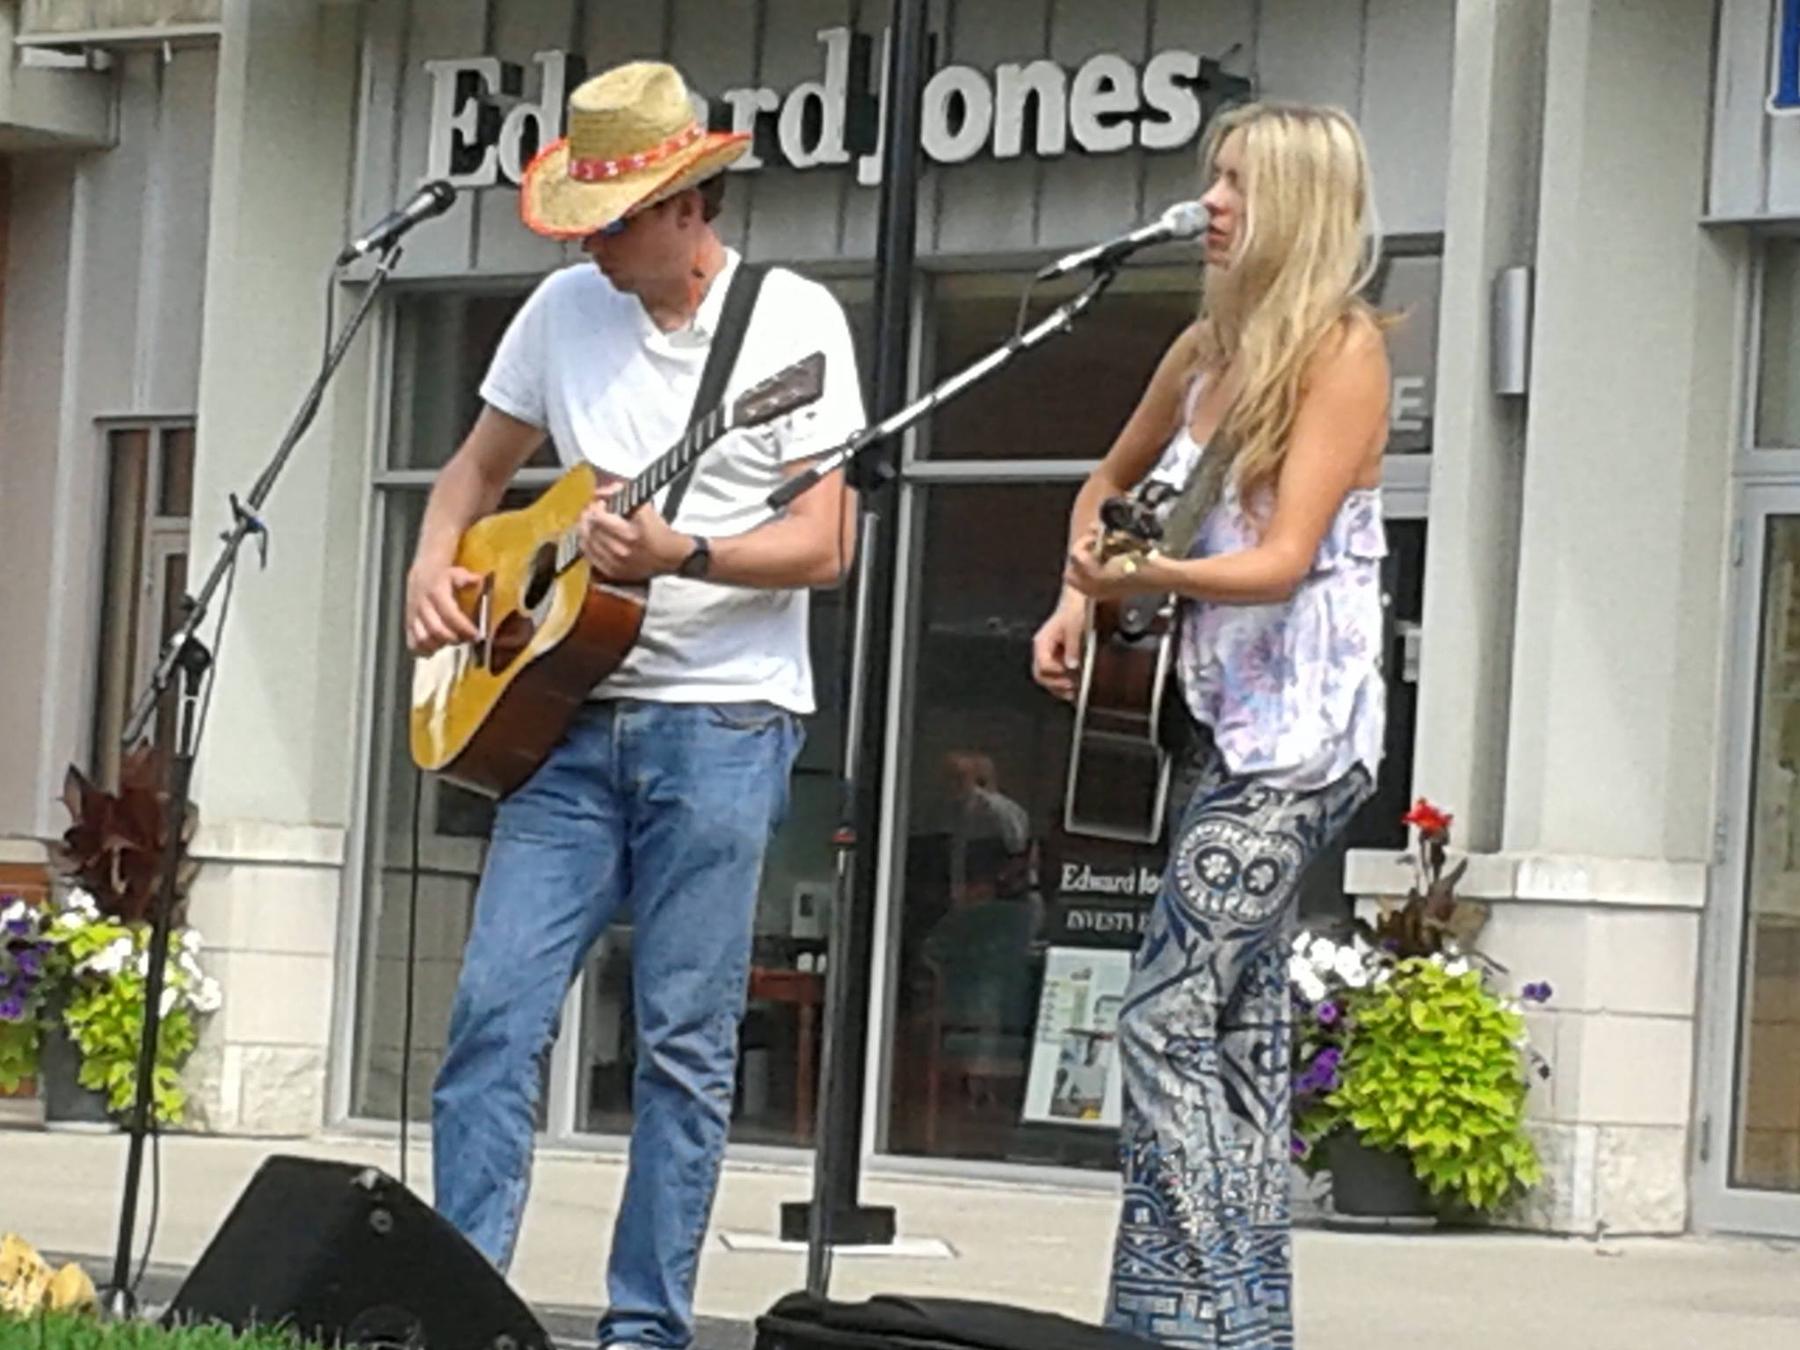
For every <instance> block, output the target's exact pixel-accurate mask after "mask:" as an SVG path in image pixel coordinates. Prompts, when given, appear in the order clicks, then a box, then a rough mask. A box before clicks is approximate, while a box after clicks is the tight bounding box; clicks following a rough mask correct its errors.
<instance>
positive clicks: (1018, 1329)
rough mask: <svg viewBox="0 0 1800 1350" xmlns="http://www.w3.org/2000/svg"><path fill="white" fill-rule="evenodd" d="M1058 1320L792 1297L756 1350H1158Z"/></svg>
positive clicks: (933, 1305)
mask: <svg viewBox="0 0 1800 1350" xmlns="http://www.w3.org/2000/svg"><path fill="white" fill-rule="evenodd" d="M1151 1346H1152V1343H1151V1342H1149V1341H1145V1340H1140V1339H1139V1338H1138V1337H1136V1336H1128V1335H1126V1334H1125V1333H1124V1332H1119V1331H1108V1330H1106V1329H1105V1328H1103V1327H1096V1326H1089V1325H1087V1324H1086V1323H1084V1322H1076V1321H1073V1320H1071V1319H1070V1318H1067V1317H1059V1316H1057V1315H1056V1314H1055V1313H1046V1312H1035V1311H1033V1310H1031V1309H1029V1308H1011V1307H1008V1306H1006V1305H1005V1304H1003V1303H977V1302H973V1301H971V1300H967V1299H958V1298H906V1297H902V1296H900V1295H898V1294H878V1295H876V1296H875V1297H874V1298H872V1299H869V1300H868V1301H867V1302H866V1303H835V1302H833V1301H831V1300H830V1299H820V1298H814V1297H813V1296H812V1295H811V1294H806V1293H795V1294H789V1295H788V1296H787V1297H786V1298H783V1299H782V1300H781V1301H780V1302H778V1303H776V1304H775V1306H774V1307H772V1308H770V1309H769V1310H768V1311H767V1312H766V1313H764V1314H763V1315H762V1316H761V1317H759V1318H757V1319H756V1350H1151Z"/></svg>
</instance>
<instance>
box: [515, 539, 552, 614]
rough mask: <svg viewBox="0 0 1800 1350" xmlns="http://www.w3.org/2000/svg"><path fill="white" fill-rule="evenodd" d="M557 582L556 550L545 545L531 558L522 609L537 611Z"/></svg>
mask: <svg viewBox="0 0 1800 1350" xmlns="http://www.w3.org/2000/svg"><path fill="white" fill-rule="evenodd" d="M555 581H556V550H555V549H553V548H552V547H551V546H550V545H548V544H545V545H544V546H543V547H542V548H540V549H539V550H538V551H537V552H536V553H535V554H533V555H532V558H531V572H530V574H529V575H528V576H527V577H526V578H525V594H524V596H523V597H522V599H523V604H522V606H521V607H522V608H524V609H531V610H535V609H536V608H537V607H538V606H539V605H541V604H543V603H544V597H545V596H547V595H549V594H550V587H551V586H552V585H553V584H554V583H555Z"/></svg>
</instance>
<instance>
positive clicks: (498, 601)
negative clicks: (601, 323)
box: [411, 352, 825, 796]
mask: <svg viewBox="0 0 1800 1350" xmlns="http://www.w3.org/2000/svg"><path fill="white" fill-rule="evenodd" d="M824 384H825V356H824V353H822V352H814V353H813V354H812V355H811V356H809V357H807V358H806V359H804V360H802V361H796V362H795V363H794V364H793V365H791V366H789V367H788V368H787V369H785V370H783V371H781V372H780V373H779V374H777V375H775V376H773V377H771V378H770V379H767V380H764V381H763V382H762V383H761V384H759V385H757V386H756V387H755V388H754V389H751V390H749V391H747V392H746V393H744V394H742V395H740V396H739V397H738V399H737V400H736V401H735V402H733V403H731V404H730V405H729V406H728V407H721V408H715V409H713V410H712V411H711V412H709V413H707V415H706V416H704V417H702V418H700V419H699V420H698V421H696V422H695V423H694V424H693V426H692V427H690V429H689V430H688V431H687V433H686V434H685V435H683V436H682V438H681V439H680V440H679V441H678V442H676V444H675V445H674V447H673V448H672V449H670V450H668V451H667V452H666V453H664V454H663V455H662V456H661V457H660V458H658V459H657V460H656V462H655V463H653V464H652V465H651V466H650V467H649V468H647V469H645V470H644V471H643V472H642V473H640V474H638V475H637V476H636V477H635V478H633V479H631V480H630V481H629V482H628V483H627V484H626V485H625V486H624V487H623V488H622V489H621V490H620V494H619V497H618V504H617V510H618V511H619V512H620V514H622V515H630V514H631V513H632V512H633V511H636V510H638V509H639V508H640V507H642V506H643V505H644V504H645V503H646V502H648V501H650V500H651V499H652V498H653V497H654V496H655V495H656V494H657V493H658V492H660V491H661V490H662V489H663V488H664V487H666V486H668V485H669V484H670V483H671V482H673V481H674V480H675V479H676V478H677V477H679V476H680V475H681V474H682V472H683V471H684V470H686V469H687V468H688V467H689V466H691V465H692V464H693V463H694V462H695V461H696V460H698V459H699V458H700V456H701V455H702V454H704V453H705V452H706V450H707V449H708V448H710V447H711V446H712V445H713V444H714V443H716V442H717V441H718V440H719V439H720V438H721V437H723V436H725V435H727V434H728V433H730V432H732V431H737V430H740V429H742V428H745V427H754V426H760V425H762V424H763V423H765V422H770V421H773V420H774V419H775V418H777V417H780V416H783V415H784V414H786V413H790V412H793V411H794V410H795V409H798V408H804V407H806V406H807V405H808V404H810V403H813V402H814V401H816V400H817V399H818V397H819V396H820V394H821V393H822V392H823V390H824ZM599 485H600V478H599V475H598V474H597V473H596V472H595V470H594V467H593V466H592V465H591V464H586V463H583V464H577V465H576V466H575V467H574V468H572V469H570V470H569V471H568V472H567V473H565V474H563V476H562V477H561V478H559V479H558V480H557V481H556V482H555V483H553V484H551V486H550V487H549V488H548V489H546V490H545V492H544V494H543V495H542V496H541V497H539V498H538V499H537V500H536V501H534V502H532V503H531V504H530V505H529V506H526V507H523V508H521V509H519V510H517V511H502V512H497V513H496V514H494V515H491V516H487V517H485V518H484V519H482V520H478V521H476V522H475V524H473V525H471V526H470V527H469V528H468V530H467V531H465V532H464V534H463V537H462V539H461V540H460V541H459V543H458V546H457V551H456V565H457V566H458V567H462V568H466V569H467V570H468V571H470V572H473V573H475V574H476V575H477V576H478V577H479V578H480V580H479V582H478V584H476V585H474V586H471V587H469V588H468V589H467V590H466V591H464V592H463V593H462V594H461V595H459V597H458V599H459V602H460V603H461V604H462V606H463V609H464V612H465V613H467V614H468V615H469V617H470V619H471V620H473V621H474V624H475V630H476V636H475V638H474V640H473V641H469V642H462V643H457V644H454V645H452V646H448V647H444V648H441V649H439V650H438V651H436V652H434V653H432V654H431V655H430V656H426V657H421V658H419V659H418V661H416V662H415V664H414V667H413V692H412V718H411V736H412V755H413V761H414V762H415V763H416V764H417V765H418V766H419V767H420V768H422V769H425V770H427V771H430V772H433V773H438V774H441V775H443V776H444V777H445V778H447V779H449V780H450V781H451V782H453V783H458V784H460V785H462V786H463V787H467V788H472V789H474V790H475V791H477V792H482V793H486V794H489V795H493V796H504V795H505V794H506V793H508V792H511V791H512V790H513V789H514V788H516V787H518V786H519V785H520V784H521V783H523V782H524V781H525V780H526V779H527V778H529V777H530V776H531V774H532V773H533V772H534V771H535V770H536V769H537V767H538V765H540V764H541V763H543V761H544V758H545V756H547V755H548V754H549V753H550V751H551V750H552V749H553V748H554V747H555V746H556V743H557V742H558V741H559V740H561V739H562V736H563V733H564V732H565V731H566V730H567V729H568V725H569V723H570V721H571V720H573V718H574V716H575V713H576V712H577V710H579V709H580V707H581V705H582V704H583V703H584V702H585V701H586V700H587V698H588V696H589V694H591V693H592V692H593V688H594V686H595V685H597V684H598V683H599V682H600V681H601V680H603V679H605V678H606V677H607V676H608V675H610V674H612V672H613V671H615V670H617V669H618V667H619V665H620V663H621V662H623V661H624V660H625V657H626V656H627V655H628V654H629V653H630V651H631V649H632V647H633V645H634V644H635V643H636V642H637V638H638V633H639V631H640V630H641V629H642V627H643V622H644V607H645V604H646V603H647V601H648V599H649V590H648V587H647V586H645V585H641V584H630V583H625V582H615V581H606V580H602V579H600V578H599V577H597V576H596V575H595V574H594V571H593V568H592V566H591V565H590V564H589V562H588V560H587V557H586V555H585V554H584V553H583V552H582V551H581V537H580V531H579V526H580V521H581V515H582V512H583V511H585V510H586V509H587V506H588V504H589V503H590V502H592V501H593V499H594V493H595V491H596V490H597V489H598V487H599Z"/></svg>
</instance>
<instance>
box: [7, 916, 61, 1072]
mask: <svg viewBox="0 0 1800 1350" xmlns="http://www.w3.org/2000/svg"><path fill="white" fill-rule="evenodd" d="M48 922H49V916H48V914H47V912H46V910H45V909H44V907H43V906H42V905H39V904H36V903H34V902H32V901H29V900H26V899H24V898H23V897H22V896H17V895H10V894H0V1092H14V1091H17V1089H18V1088H19V1086H20V1085H21V1084H22V1083H24V1082H25V1080H26V1079H28V1078H34V1077H36V1076H37V1071H38V1053H39V1048H40V1046H41V1045H42V1043H43V1014H44V1003H45V1000H46V998H47V997H48V995H49V993H50V989H51V984H52V977H53V968H54V948H53V946H52V944H51V942H50V939H49V936H48V933H47V932H46V928H47V926H48Z"/></svg>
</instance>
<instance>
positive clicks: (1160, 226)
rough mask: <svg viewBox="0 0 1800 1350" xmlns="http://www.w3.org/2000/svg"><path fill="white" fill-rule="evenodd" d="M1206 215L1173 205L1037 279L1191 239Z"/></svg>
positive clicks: (1192, 206) (1198, 208)
mask: <svg viewBox="0 0 1800 1350" xmlns="http://www.w3.org/2000/svg"><path fill="white" fill-rule="evenodd" d="M1208 214H1209V213H1208V212H1207V209H1206V208H1205V207H1204V206H1202V205H1201V204H1200V203H1199V202H1176V203H1175V205H1173V206H1171V207H1170V208H1169V209H1168V210H1167V211H1164V212H1163V213H1162V216H1161V217H1160V218H1159V219H1157V220H1155V221H1152V222H1151V223H1150V224H1148V225H1140V226H1139V227H1138V228H1137V229H1135V230H1133V231H1132V232H1131V233H1130V234H1122V235H1120V236H1119V237H1118V238H1116V239H1109V240H1107V241H1106V242H1105V243H1104V244H1093V245H1091V246H1089V247H1087V248H1084V249H1082V250H1081V251H1080V252H1078V253H1070V254H1066V255H1065V256H1063V257H1061V258H1058V259H1057V260H1056V261H1055V262H1053V263H1051V264H1050V265H1049V266H1048V267H1046V268H1044V269H1043V270H1042V271H1041V272H1039V273H1038V274H1037V279H1038V280H1039V281H1049V280H1050V279H1051V278H1053V277H1060V276H1063V275H1064V274H1065V273H1068V272H1073V271H1074V270H1075V269H1076V268H1078V267H1096V266H1103V265H1105V264H1107V263H1114V262H1117V261H1118V260H1119V259H1121V258H1123V257H1125V256H1126V255H1127V254H1131V253H1136V252H1137V251H1138V250H1139V249H1140V248H1148V247H1149V246H1150V245H1152V244H1161V243H1165V242H1167V241H1168V240H1171V239H1192V238H1193V237H1194V236H1195V235H1197V234H1202V233H1204V232H1205V230H1206V222H1207V218H1208Z"/></svg>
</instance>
